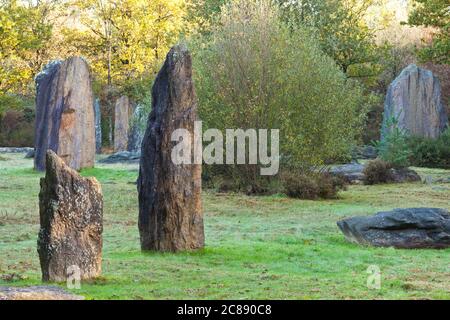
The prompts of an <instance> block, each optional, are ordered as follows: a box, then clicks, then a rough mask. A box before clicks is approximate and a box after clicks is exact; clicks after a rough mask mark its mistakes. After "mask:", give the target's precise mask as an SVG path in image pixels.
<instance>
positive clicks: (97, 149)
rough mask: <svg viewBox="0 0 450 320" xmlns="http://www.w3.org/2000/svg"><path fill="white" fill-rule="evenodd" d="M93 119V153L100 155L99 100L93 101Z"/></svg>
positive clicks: (100, 120)
mask: <svg viewBox="0 0 450 320" xmlns="http://www.w3.org/2000/svg"><path fill="white" fill-rule="evenodd" d="M94 119H95V152H96V153H98V154H100V153H102V113H101V110H100V99H98V98H96V99H94Z"/></svg>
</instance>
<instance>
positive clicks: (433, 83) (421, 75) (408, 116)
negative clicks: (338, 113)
mask: <svg viewBox="0 0 450 320" xmlns="http://www.w3.org/2000/svg"><path fill="white" fill-rule="evenodd" d="M383 117H384V118H383V128H382V132H381V136H382V139H383V137H384V136H386V134H387V133H388V132H389V130H390V128H389V126H388V121H389V120H390V119H392V118H393V117H394V118H395V119H396V120H397V122H398V123H397V126H398V128H399V129H402V130H404V131H406V132H407V133H408V134H411V135H414V136H421V137H427V138H438V137H439V135H440V134H441V133H442V132H443V131H444V130H445V128H446V126H447V123H448V117H447V112H446V110H445V108H444V106H443V104H442V102H441V88H440V84H439V79H438V78H436V77H435V76H434V75H433V73H432V72H431V71H429V70H425V69H422V68H418V67H417V66H416V65H414V64H411V65H409V66H408V67H406V68H405V69H403V71H402V72H401V73H400V75H399V76H398V77H397V78H396V79H395V80H394V81H393V82H392V83H391V85H390V86H389V89H388V92H387V95H386V100H385V103H384V115H383Z"/></svg>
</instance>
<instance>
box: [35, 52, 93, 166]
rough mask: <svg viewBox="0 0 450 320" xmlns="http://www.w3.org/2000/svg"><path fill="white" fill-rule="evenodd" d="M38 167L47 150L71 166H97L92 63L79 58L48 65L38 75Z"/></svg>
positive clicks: (36, 130)
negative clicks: (90, 68)
mask: <svg viewBox="0 0 450 320" xmlns="http://www.w3.org/2000/svg"><path fill="white" fill-rule="evenodd" d="M36 91H37V93H36V127H35V148H36V154H35V158H34V159H35V162H34V164H35V168H36V169H37V170H40V171H43V170H44V169H45V157H46V152H47V150H48V149H50V150H53V151H55V152H56V153H57V154H58V155H59V156H60V157H61V158H62V159H63V160H64V161H65V162H66V164H67V165H69V166H70V167H71V168H73V169H76V170H79V169H81V168H86V167H92V166H94V159H95V123H94V110H93V108H92V105H93V95H92V87H91V79H90V74H89V66H88V65H87V63H86V61H84V60H83V59H82V58H79V57H73V58H70V59H67V60H65V61H62V62H61V61H54V62H51V63H50V64H48V65H47V66H46V67H45V68H44V70H43V71H42V72H41V73H40V74H39V75H38V76H37V77H36Z"/></svg>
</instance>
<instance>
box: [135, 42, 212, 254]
mask: <svg viewBox="0 0 450 320" xmlns="http://www.w3.org/2000/svg"><path fill="white" fill-rule="evenodd" d="M152 97H153V100H152V111H151V113H150V116H149V118H148V125H147V130H146V132H145V135H144V140H143V143H142V149H141V161H140V168H139V178H138V192H139V232H140V238H141V248H142V250H157V251H180V250H193V249H199V248H202V247H203V246H204V230H203V213H202V207H201V164H175V163H174V162H173V161H172V158H171V152H172V148H173V146H174V145H175V143H174V142H173V141H171V135H172V133H173V132H174V130H176V129H185V130H187V131H189V132H190V133H191V135H193V132H194V131H193V130H194V121H196V120H197V97H196V94H195V89H194V83H193V81H192V61H191V56H190V54H189V52H188V50H187V49H186V47H184V46H182V45H177V46H175V47H173V48H172V49H171V50H170V52H169V53H168V54H167V57H166V61H165V63H164V65H163V67H162V68H161V70H160V71H159V73H158V76H157V77H156V80H155V82H154V84H153V89H152ZM193 145H194V144H193V143H192V144H191V148H192V149H191V154H192V153H193Z"/></svg>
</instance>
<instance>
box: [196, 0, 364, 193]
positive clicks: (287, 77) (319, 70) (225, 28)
mask: <svg viewBox="0 0 450 320" xmlns="http://www.w3.org/2000/svg"><path fill="white" fill-rule="evenodd" d="M190 46H191V48H192V51H193V63H194V68H193V70H194V79H195V83H196V89H197V95H198V98H199V113H200V118H201V119H202V120H203V129H204V130H206V129H208V128H217V129H219V130H222V131H223V130H224V129H227V128H233V129H236V128H242V129H248V128H255V129H260V128H262V129H280V154H282V155H283V156H284V158H285V159H289V163H287V165H295V166H302V167H304V168H309V167H311V166H317V165H323V164H324V162H325V161H326V160H327V159H340V158H344V157H345V156H346V155H350V153H351V147H352V145H353V144H354V142H355V137H357V136H358V135H359V133H360V131H361V128H362V124H363V123H364V119H365V114H366V112H365V107H362V106H365V103H366V101H365V97H364V95H363V89H362V87H361V86H360V85H359V84H358V83H357V82H356V81H351V80H349V79H348V78H347V77H346V76H345V74H344V73H343V72H342V71H341V70H340V69H339V67H338V66H336V64H335V62H334V61H333V59H331V58H330V57H328V56H327V55H326V54H324V53H323V52H322V51H321V49H320V48H319V47H318V45H317V41H315V39H314V35H311V34H310V33H309V32H308V31H306V30H305V29H303V28H301V27H299V26H295V25H287V24H286V23H285V22H283V20H282V19H281V17H280V12H279V7H278V6H277V4H276V2H274V1H270V0H236V1H232V2H231V3H229V4H228V5H225V6H224V7H223V8H222V12H221V14H220V17H219V23H218V24H217V26H215V28H213V30H212V31H211V33H208V34H203V35H200V36H199V37H198V38H196V39H194V40H193V41H192V42H191V45H190ZM233 169H234V170H236V171H237V173H234V175H235V176H240V177H242V179H246V181H245V184H257V183H259V180H257V179H258V177H257V176H255V175H253V174H252V169H251V168H248V166H245V165H241V166H235V167H234V168H233Z"/></svg>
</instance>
